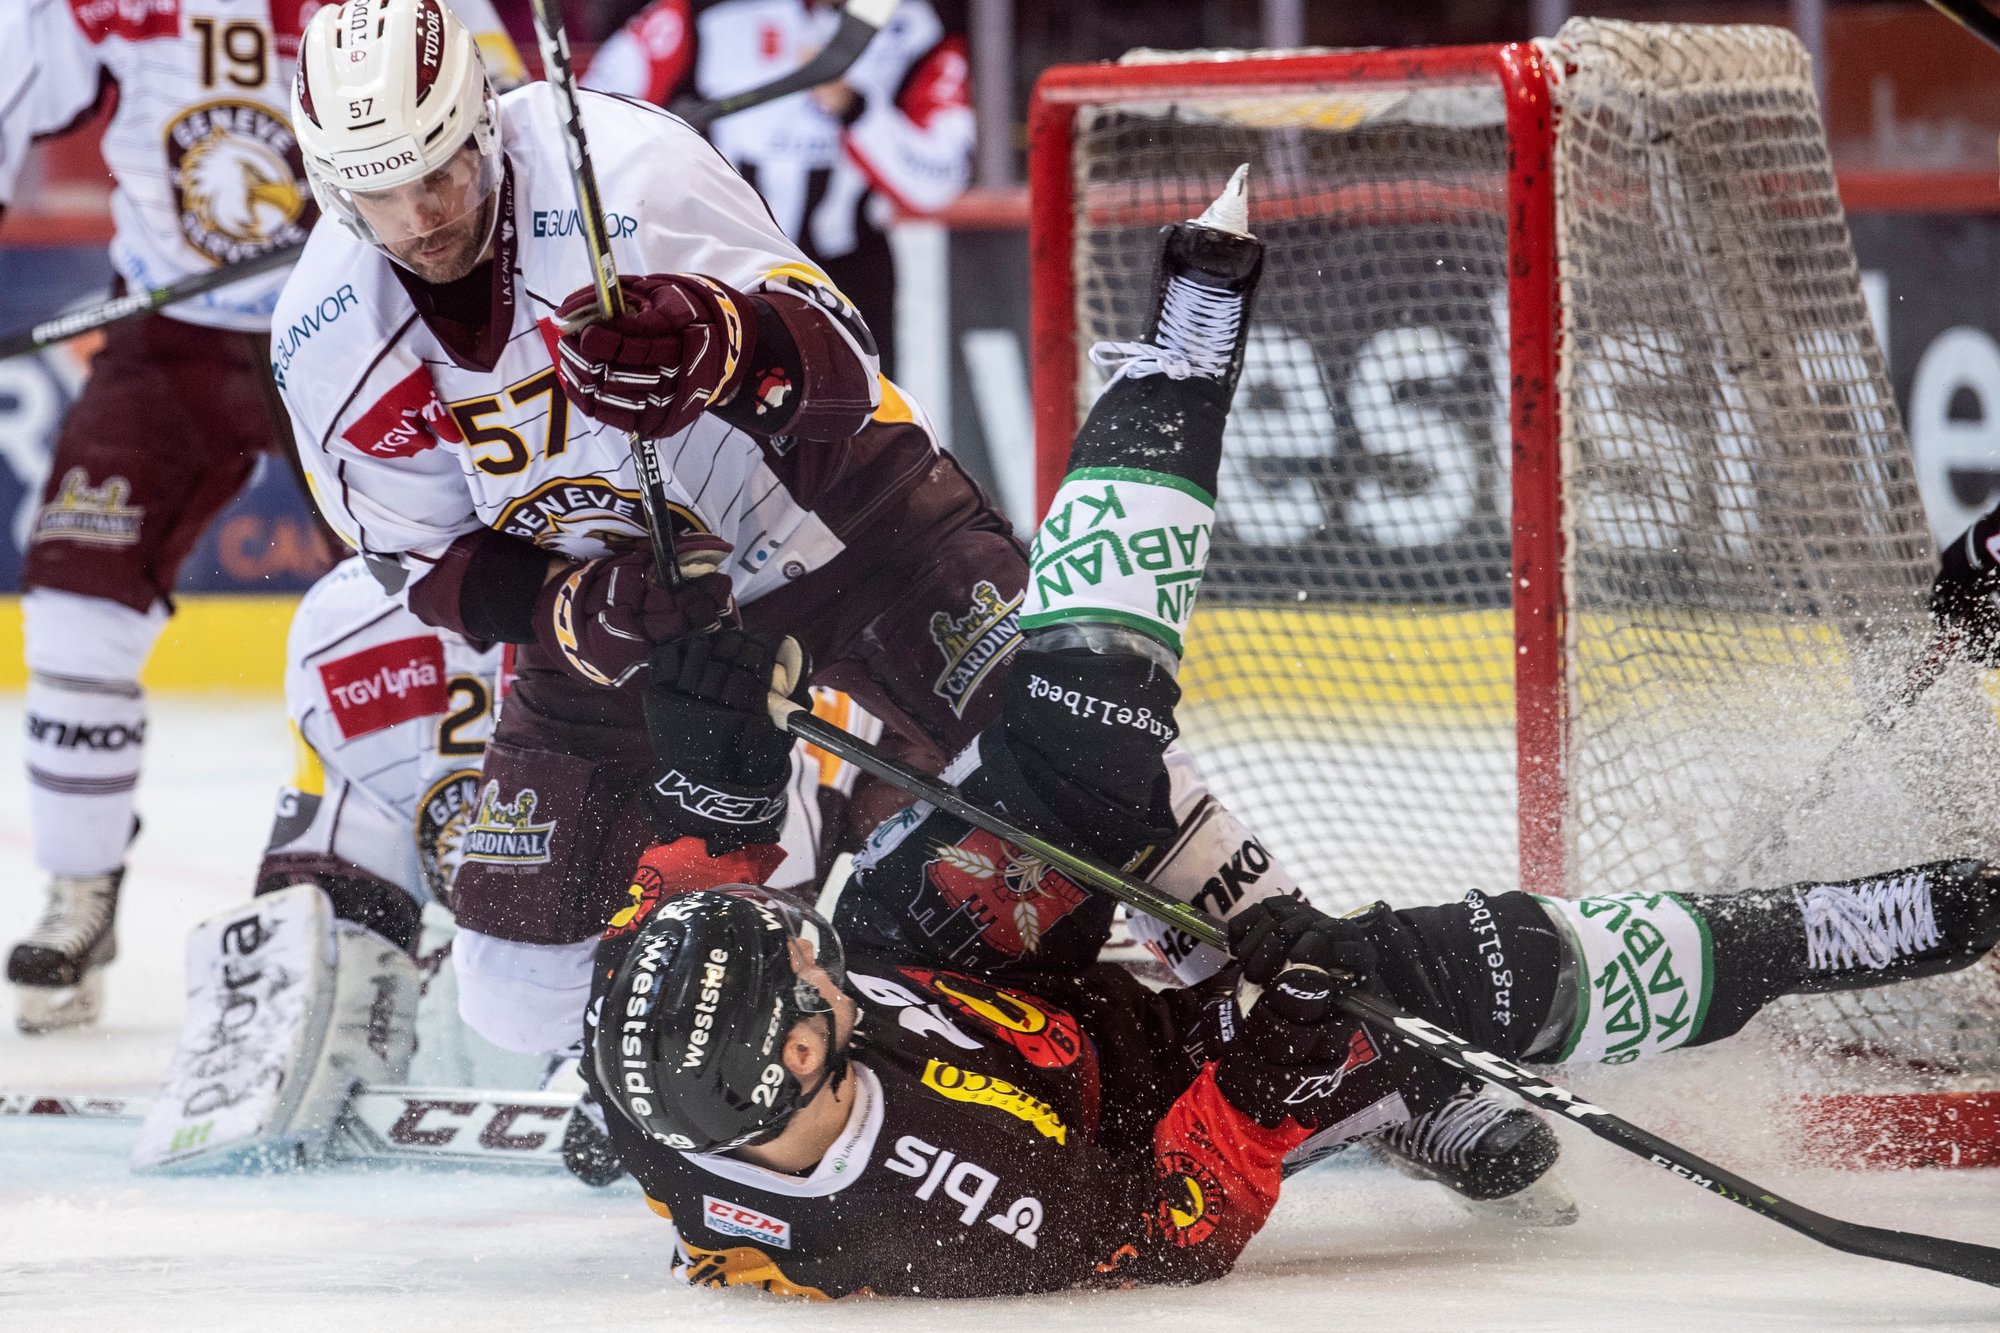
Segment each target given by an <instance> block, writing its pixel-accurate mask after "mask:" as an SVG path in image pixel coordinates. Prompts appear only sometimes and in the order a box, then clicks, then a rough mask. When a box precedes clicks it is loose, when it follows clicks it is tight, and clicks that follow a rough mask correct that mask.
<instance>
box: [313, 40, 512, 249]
mask: <svg viewBox="0 0 2000 1333" xmlns="http://www.w3.org/2000/svg"><path fill="white" fill-rule="evenodd" d="M292 127H293V130H294V132H295V133H296V134H297V136H298V141H299V148H300V149H301V151H302V153H303V155H304V158H305V165H306V179H307V180H308V181H309V182H310V183H311V185H312V192H313V196H314V197H315V198H316V199H318V200H319V206H320V208H321V210H322V211H324V212H325V213H327V214H328V215H330V216H332V217H336V218H338V219H340V221H341V222H342V223H343V224H344V225H345V226H346V227H347V229H348V230H349V231H351V232H353V233H354V234H355V235H356V236H359V237H360V238H361V239H362V240H364V241H367V242H369V243H370V244H372V245H374V246H376V247H377V248H379V249H382V250H383V251H385V252H387V253H388V254H389V255H390V257H391V258H392V259H397V260H398V262H405V261H403V260H402V258H401V257H400V256H398V255H397V254H396V252H395V250H394V249H393V248H392V247H393V246H395V245H397V244H399V243H408V242H410V241H412V240H415V239H418V238H421V237H423V236H425V235H427V234H429V233H432V232H435V231H438V230H440V229H441V228H443V227H445V226H448V225H450V224H451V223H453V222H456V221H458V220H459V219H461V218H463V217H464V216H465V214H466V213H467V212H470V211H472V210H474V209H477V208H479V207H481V206H482V205H483V204H484V203H485V202H486V200H487V199H489V198H491V197H492V195H493V192H494V191H495V190H497V189H498V188H499V185H500V177H501V172H502V166H503V164H502V160H501V155H500V115H499V108H498V105H497V103H496V102H495V100H494V96H493V86H492V84H491V82H490V81H489V80H488V79H487V77H486V66H485V65H484V63H483V62H482V61H481V60H480V57H479V48H478V46H477V45H476V44H475V43H474V41H473V39H472V34H471V33H469V32H467V31H466V29H465V25H464V24H462V23H460V22H459V20H458V18H457V16H456V15H454V14H453V13H452V12H451V10H450V9H449V8H448V7H446V5H445V4H444V3H443V0H346V3H345V4H341V5H337V6H336V5H327V6H325V7H324V8H322V9H321V10H319V12H317V13H316V14H314V15H313V17H312V21H311V22H310V23H308V24H307V25H306V30H305V35H304V37H303V38H302V39H301V41H300V43H299V71H298V77H297V78H296V79H295V80H294V81H293V84H292ZM468 147H469V148H470V150H471V151H470V152H466V151H465V150H467V149H468ZM488 227H489V232H488V235H489V236H490V234H491V233H490V227H491V222H490V221H489V223H488ZM481 245H482V246H483V245H484V238H482V240H481ZM405 266H406V267H408V266H409V265H408V264H407V263H406V262H405Z"/></svg>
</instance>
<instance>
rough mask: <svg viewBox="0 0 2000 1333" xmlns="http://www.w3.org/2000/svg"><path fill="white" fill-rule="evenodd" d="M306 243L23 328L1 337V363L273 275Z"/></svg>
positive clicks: (280, 247) (295, 255)
mask: <svg viewBox="0 0 2000 1333" xmlns="http://www.w3.org/2000/svg"><path fill="white" fill-rule="evenodd" d="M305 248H306V247H305V242H303V241H301V242H299V243H298V244H297V245H281V246H279V247H278V248H277V249H275V250H266V251H265V252H264V253H263V254H261V255H258V256H257V257H256V258H255V259H246V260H244V261H243V262H242V263H240V264H231V265H230V266H229V267H227V268H219V269H215V270H214V271H213V272H209V273H197V274H195V275H194V276H192V277H187V278H182V279H181V280H180V281H178V282H170V283H168V284H167V285H166V286H164V287H148V288H147V289H146V290H145V291H142V292H127V293H126V294H125V295H123V296H114V297H111V298H110V299H109V300H105V301H99V302H98V303H97V304H96V305H87V306H85V307H84V308H83V309H81V310H72V311H70V312H69V313H68V314H66V315H57V316H56V317H55V318H54V319H45V320H43V321H42V322H41V323H39V324H37V325H35V326H34V327H33V328H27V329H22V330H21V331H20V332H19V333H12V334H8V335H7V336H6V337H4V338H0V361H5V360H7V359H8V358H9V357H16V356H20V355H22V354H23V353H25V352H33V351H37V350H39V349H40V348H43V347H52V346H54V345H55V344H56V343H59V342H66V341H68V340H69V339H71V338H74V337H76V336H78V335H79V334H84V333H89V332H90V331H91V330H92V329H101V328H103V327H104V326H105V325H106V324H116V323H117V322H118V321H119V320H121V319H130V318H132V316H134V315H143V314H146V313H148V312H150V311H154V310H158V309H159V308H160V307H162V306H170V305H174V304H176V303H178V302H181V301H185V300H187V299H189V298H190V297H195V296H200V295H201V294H202V293H204V292H212V291H214V290H215V289H216V288H218V287H227V286H229V285H230V284H231V283H234V282H242V281H243V280H245V279H246V278H254V277H256V276H257V275H258V274H260V273H269V272H270V271H271V270H272V269H274V268H283V267H284V266H285V265H287V264H289V263H291V262H292V261H293V260H295V259H297V258H298V257H299V251H301V250H303V249H305Z"/></svg>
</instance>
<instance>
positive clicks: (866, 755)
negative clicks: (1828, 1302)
mask: <svg viewBox="0 0 2000 1333" xmlns="http://www.w3.org/2000/svg"><path fill="white" fill-rule="evenodd" d="M771 718H772V720H773V721H774V722H776V723H777V724H778V725H779V726H780V727H782V728H783V729H784V730H785V731H787V732H789V733H790V734H792V735H793V736H797V737H799V738H800V739H802V740H807V741H810V742H812V743H813V744H814V745H817V746H819V747H820V748H821V749H822V750H825V751H826V752H827V753H828V754H831V755H833V756H835V757H836V758H839V759H845V760H846V761H847V762H848V763H850V764H853V765H854V766H855V767H856V768H859V769H860V770H862V771H863V772H865V773H869V774H872V775H873V776H875V777H878V778H881V779H882V780H883V781H885V782H889V783H893V784H894V785H895V786H897V787H900V788H901V789H902V790H904V791H906V792H908V793H909V794H910V795H912V796H915V797H918V798H919V799H921V800H925V801H928V802H930V803H931V804H932V805H934V806H937V807H938V808H939V809H941V810H945V811H948V812H950V813H951V814H954V815H957V816H958V817H959V818H960V819H963V820H965V821H966V822H967V823H969V824H971V825H973V826H974V827H976V828H980V829H984V830H985V831H986V832H988V833H991V834H993V835H994V836H995V837H999V838H1004V839H1005V840H1006V841H1008V842H1010V843H1013V844H1014V845H1015V846H1017V847H1019V848H1021V849H1022V850H1024V851H1027V852H1030V853H1032V854H1034V855H1035V856H1037V857H1040V858H1041V859H1042V860H1043V861H1045V862H1047V863H1048V864H1049V865H1052V866H1054V867H1055V868H1056V869H1058V870H1061V871H1062V872H1063V873H1064V874H1066V875H1068V876H1069V877H1070V878H1071V879H1072V880H1074V881H1075V882H1077V883H1078V884H1082V885H1086V886H1088V887H1090V888H1093V889H1096V890H1098V891H1099V892H1101V893H1106V894H1109V895H1110V896H1111V897H1113V898H1116V899H1117V900H1118V901H1119V902H1121V903H1123V904H1125V905H1126V906H1127V907H1130V908H1132V909H1134V910H1135V911H1140V912H1144V913H1145V914H1146V915H1148V916H1150V917H1152V918H1153V919H1154V920H1156V921H1160V922H1162V923H1164V924H1166V925H1169V926H1172V927H1173V928H1174V929H1176V930H1179V931H1183V932H1185V933H1186V934H1188V935H1189V936H1191V937H1193V938H1194V939H1196V940H1199V941H1200V942H1201V943H1203V944H1209V945H1213V946H1214V947H1216V948H1218V949H1221V950H1223V951H1224V952H1225V953H1226V952H1228V950H1229V937H1228V936H1227V935H1226V934H1225V933H1224V931H1223V929H1222V927H1221V925H1220V924H1218V923H1217V922H1216V921H1215V919H1214V918H1213V917H1210V916H1209V915H1208V914H1207V913H1205V912H1201V911H1198V910H1196V909H1195V908H1193V907H1191V906H1189V905H1188V904H1186V903H1183V902H1181V901H1179V900H1178V899H1175V898H1170V897H1168V896H1167V895H1166V894H1164V893H1162V892H1161V891H1160V890H1158V889H1156V888H1154V887H1153V886H1152V885H1151V884H1148V883H1146V882H1145V881H1144V880H1141V879H1137V878H1135V877H1133V876H1131V875H1128V874H1125V873H1124V872H1122V871H1119V870H1114V869H1112V868H1111V867H1110V866H1108V865H1105V864H1103V863H1102V862H1099V861H1097V860H1096V859H1094V858H1092V857H1089V856H1084V855H1082V854H1080V853H1077V852H1073V851H1070V850H1069V849H1067V848H1064V847H1061V846H1058V845H1057V844H1055V843H1052V842H1050V841H1048V840H1047V839H1045V838H1040V837H1037V836H1035V835H1034V834H1032V833H1029V832H1028V831H1027V830H1026V829H1023V828H1021V827H1019V826H1018V825H1016V824H1015V823H1014V822H1013V821H1012V820H1010V819H1007V818H1005V817H1003V816H1001V815H998V814H995V813H993V812H992V811H990V810H987V809H986V808H984V807H983V806H980V805H977V804H975V803H974V802H972V801H969V800H967V799H966V798H965V797H964V796H962V795H961V794H960V793H959V792H958V791H957V789H956V788H954V787H951V786H949V785H948V784H946V783H943V782H940V781H938V780H937V779H935V778H931V777H928V776H926V775H924V774H922V773H919V772H917V771H916V770H915V769H913V768H910V767H909V766H908V765H906V764H903V763H901V762H899V761H897V760H895V759H892V758H891V757H889V756H888V755H887V754H884V753H883V752H882V751H881V750H878V749H877V748H875V747H874V746H873V745H870V744H868V743H867V742H866V741H863V740H861V739H860V738H859V737H857V736H853V735H850V734H849V733H848V732H846V731H844V730H842V729H841V728H839V727H836V726H834V725H833V724H832V723H830V722H827V721H826V720H825V719H823V718H819V717H816V716H814V715H813V713H812V711H811V710H810V709H806V708H802V707H801V706H800V705H798V704H796V703H793V702H792V701H791V700H789V699H784V698H781V697H779V696H777V695H773V696H772V698H771ZM1335 1003H1336V1006H1337V1007H1338V1008H1339V1009H1340V1010H1341V1011H1342V1012H1344V1013H1346V1014H1347V1015H1348V1016H1349V1017H1351V1018H1356V1019H1360V1020H1362V1021H1364V1022H1366V1023H1368V1024H1370V1025H1371V1026H1373V1027H1375V1028H1377V1029H1379V1030H1380V1031H1382V1032H1385V1033H1387V1034H1389V1035H1391V1036H1392V1037H1394V1038H1395V1039H1396V1040H1397V1041H1398V1042H1400V1043H1401V1044H1402V1045H1404V1046H1407V1047H1409V1048H1410V1049H1412V1050H1415V1051H1419V1052H1421V1053H1423V1054H1424V1055H1427V1056H1429V1057H1430V1058H1431V1059H1433V1060H1437V1061H1440V1062H1442V1063H1443V1064H1446V1065H1449V1066H1450V1067H1451V1068H1453V1069H1456V1070H1459V1071H1460V1072H1462V1073H1465V1074H1469V1075H1471V1076H1472V1077H1473V1078H1476V1079H1480V1080H1482V1081H1484V1082H1487V1083H1491V1084H1492V1085H1494V1086H1495V1087H1499V1088H1505V1089H1507V1090H1508V1091H1509V1092H1513V1093H1515V1094H1517V1095H1519V1096H1521V1097H1524V1098H1526V1099H1527V1100H1528V1101H1530V1102H1533V1103H1534V1104H1535V1105H1537V1106H1539V1107H1541V1108H1542V1109H1544V1110H1546V1111H1549V1112H1551V1113H1553V1114H1556V1115H1559V1116H1562V1117H1564V1118H1565V1119H1568V1120H1571V1121H1574V1122H1575V1123H1577V1124H1580V1125H1582V1126H1583V1127H1584V1128H1586V1129H1588V1130H1589V1131H1590V1132H1591V1133H1593V1134H1595V1135H1597V1137H1599V1138H1601V1139H1604V1140H1606V1141H1607V1142H1610V1143H1613V1144H1616V1145H1617V1146H1618V1147H1620V1148H1623V1149H1624V1150H1625V1151H1627V1152H1629V1153H1632V1154H1634V1155H1635V1156H1638V1157H1641V1158H1644V1159H1645V1160H1646V1161H1648V1162H1651V1163H1652V1164H1653V1165H1655V1166H1658V1167H1661V1168H1664V1169H1665V1170H1667V1171H1671V1172H1672V1173H1673V1174H1675V1175H1677V1176H1679V1177H1681V1178H1682V1179H1684V1180H1687V1181H1690V1182H1692V1183H1693V1184H1695V1185H1698V1186H1700V1187H1701V1188H1702V1189H1705V1190H1707V1191H1708V1192H1709V1193H1711V1194H1716V1195H1720V1196H1721V1197H1722V1198H1724V1199H1727V1200H1729V1202H1731V1203H1734V1204H1738V1205H1740V1206H1742V1207H1744V1208H1748V1209H1749V1210H1750V1211H1751V1212H1753V1213H1756V1214H1758V1215H1759V1216H1761V1217H1768V1218H1770V1219H1771V1220H1772V1221H1774V1222H1777V1223H1778V1224H1779V1225H1781V1226H1785V1227H1789V1228H1790V1229H1792V1230H1793V1231H1796V1232H1798V1233H1799V1234H1801V1235H1804V1236H1809V1237H1811V1238H1812V1239H1814V1240H1816V1241H1818V1242H1819V1243H1820V1244H1822V1245H1828V1246H1831V1247H1832V1248H1834V1249H1836V1250H1844V1251H1846V1252H1847V1253H1849V1254H1858V1255H1862V1256H1865V1257H1867V1258H1871V1259H1886V1260H1888V1261H1889V1262H1891V1263H1900V1264H1910V1265H1912V1266H1914V1267H1917V1268H1929V1269H1933V1270H1935V1271H1937V1272H1940V1273H1949V1274H1951V1275H1952V1276H1954V1277H1962V1278H1969V1279H1971V1280H1972V1281H1974V1282H1984V1283H1986V1284H1987V1285H1989V1286H2000V1249H1993V1248H1990V1247H1988V1246H1985V1245H1974V1244H1972V1243H1970V1242H1967V1241H1958V1240H1945V1239H1942V1238H1940V1237H1935V1236H1919V1235H1913V1234H1911V1233H1909V1232H1903V1231H1890V1230H1887V1229H1885V1228H1882V1227H1871V1226H1863V1225H1860V1224H1858V1223H1854V1222H1843V1221H1841V1220H1839V1219H1838V1218H1832V1217H1827V1216H1825V1215H1824V1214H1821V1213H1816V1212H1813V1211H1812V1210H1811V1209H1809V1208H1804V1207H1801V1206H1800V1205H1798V1204H1796V1203H1793V1202H1792V1201H1791V1200H1789V1199H1785V1198H1782V1197H1780V1196H1779V1195H1777V1194H1775V1193H1773V1192H1772V1191H1770V1190H1767V1189H1765V1188H1763V1187H1762V1186H1761V1185H1756V1184H1753V1183H1752V1182H1750V1181H1748V1180H1746V1179H1744V1178H1743V1177H1742V1176H1739V1175H1736V1174H1735V1173H1734V1172H1731V1171H1727V1170H1724V1169H1723V1168H1722V1167H1719V1166H1716V1165H1715V1164H1714V1163H1712V1162H1709V1161H1705V1160H1704V1159H1702V1158H1700V1157H1697V1156H1695V1155H1694V1154H1693V1153H1691V1152H1688V1151H1687V1150H1686V1149H1684V1148H1680V1147H1676V1146H1675V1145H1674V1144H1671V1143H1669V1142H1667V1141H1666V1140H1665V1139H1663V1138H1660V1137H1659V1136H1658V1135H1655V1134H1651V1133H1649V1132H1647V1131H1646V1130H1643V1129H1640V1128H1639V1127H1638V1126H1637V1125H1634V1124H1632V1123H1631V1122H1629V1121H1627V1120H1623V1119H1621V1118H1619V1117H1618V1116H1616V1115H1613V1114H1612V1113H1611V1112H1609V1111H1607V1110H1605V1109H1604V1108H1603V1107H1601V1106H1596V1105H1593V1104H1592V1103H1590V1102H1587V1101H1585V1100H1583V1099H1582V1098H1581V1097H1578V1096H1577V1095H1576V1094H1575V1093H1572V1092H1569V1091H1567V1090H1566V1089H1564V1088H1561V1087H1558V1086H1557V1085H1556V1084H1554V1083H1551V1082H1549V1081H1548V1080H1547V1079H1545V1078H1542V1077H1541V1076H1540V1075H1538V1074H1533V1073H1530V1072H1529V1071H1528V1070H1526V1069H1523V1068H1522V1067H1521V1066H1519V1065H1517V1064H1515V1063H1513V1062H1512V1061H1510V1060H1504V1059H1502V1058H1501V1057H1499V1056H1497V1055H1495V1054H1493V1053H1492V1052H1491V1051H1487V1050H1482V1049H1481V1048H1479V1047H1477V1046H1474V1045H1473V1044H1472V1043H1471V1042H1469V1041H1467V1040H1465V1039H1464V1038H1463V1037H1459V1036H1456V1035H1454V1034H1452V1033H1450V1032H1447V1031H1445V1030H1444V1029H1443V1028H1440V1027H1438V1026H1436V1025H1435V1024H1432V1023H1429V1022H1426V1021H1425V1020H1423V1019H1421V1018H1418V1017H1417V1016H1415V1015H1414V1014H1408V1013H1405V1012H1403V1011H1402V1010H1401V1009H1398V1008H1397V1007H1396V1006H1395V1005H1393V1004H1391V1003H1389V1002H1388V1001H1387V1000H1385V999H1382V998H1381V997H1380V996H1376V995H1370V994H1367V993H1365V992H1362V991H1350V992H1349V993H1348V994H1347V995H1345V996H1343V997H1341V998H1340V999H1339V1000H1337V1001H1336V1002H1335Z"/></svg>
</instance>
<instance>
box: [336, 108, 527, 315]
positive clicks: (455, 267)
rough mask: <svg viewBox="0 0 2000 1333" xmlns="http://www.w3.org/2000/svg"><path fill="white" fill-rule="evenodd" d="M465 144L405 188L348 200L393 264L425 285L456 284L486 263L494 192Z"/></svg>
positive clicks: (480, 163)
mask: <svg viewBox="0 0 2000 1333" xmlns="http://www.w3.org/2000/svg"><path fill="white" fill-rule="evenodd" d="M491 174H492V173H491V172H490V171H489V170H487V169H486V167H485V165H484V161H483V159H482V158H481V157H480V155H479V152H478V150H477V149H475V148H474V147H473V145H472V144H471V143H470V142H469V141H468V142H467V144H466V145H465V147H463V148H461V149H460V150H459V151H458V152H457V153H456V154H455V155H454V156H453V157H452V159H451V160H450V161H449V162H447V163H445V164H444V165H443V166H441V167H439V168H438V169H437V170H436V171H433V172H432V173H431V174H430V175H428V176H425V177H424V178H423V179H422V180H416V181H411V182H410V183H409V184H407V185H398V186H394V187H392V188H390V189H387V190H377V191H374V192H372V193H368V194H360V193H357V194H355V195H354V207H355V211H357V212H358V213H360V215H361V218H362V220H363V221H364V222H366V223H367V224H368V226H369V229H370V230H372V231H373V232H374V233H375V237H376V239H377V240H378V241H379V242H381V244H382V246H383V248H385V249H387V250H388V251H389V253H390V254H391V255H393V256H394V257H395V259H396V261H397V262H398V263H400V264H401V265H402V266H403V267H404V268H407V269H409V270H410V272H412V273H414V274H416V275H417V276H418V277H419V278H422V279H423V280H424V281H425V282H431V283H445V282H456V281H457V280H458V279H460V278H462V277H464V276H465V275H466V274H468V273H470V272H472V270H473V269H475V268H477V267H478V266H479V263H480V261H481V260H482V259H484V258H485V257H486V251H487V248H488V245H489V243H490V241H491V239H492V234H493V225H492V224H493V209H494V208H496V207H497V206H498V191H497V190H496V189H495V188H494V184H495V182H493V181H492V180H491V179H490V177H491Z"/></svg>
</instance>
